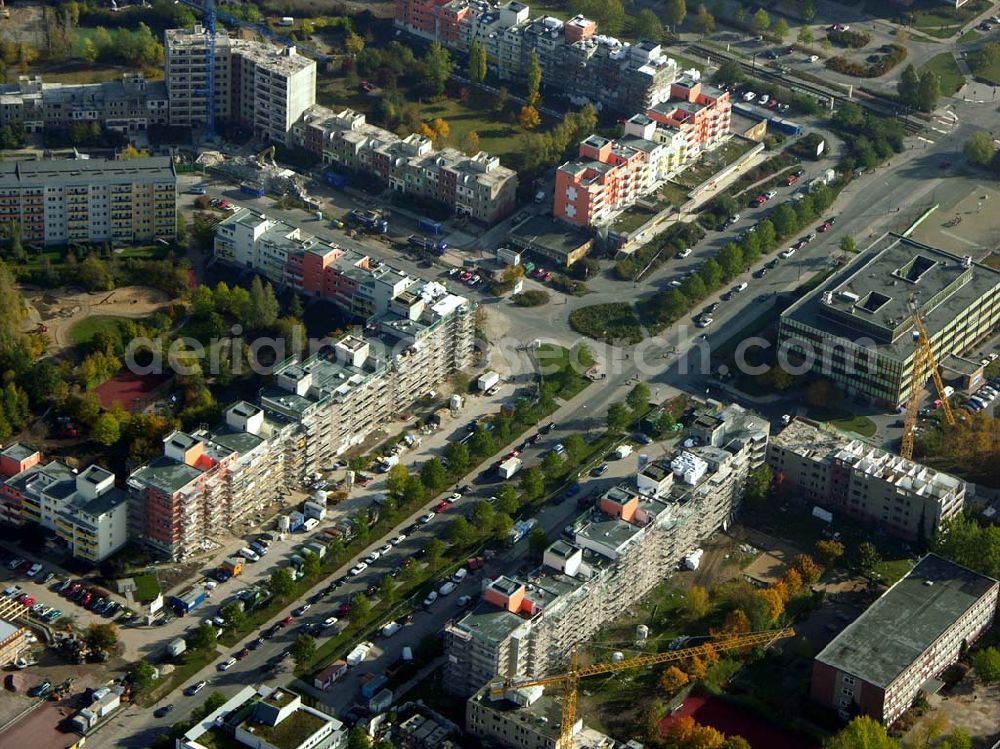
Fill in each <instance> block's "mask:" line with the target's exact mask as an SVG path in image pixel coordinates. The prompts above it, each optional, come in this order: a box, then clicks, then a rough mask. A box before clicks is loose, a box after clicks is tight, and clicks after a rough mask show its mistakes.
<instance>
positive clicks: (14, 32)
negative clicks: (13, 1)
mask: <svg viewBox="0 0 1000 749" xmlns="http://www.w3.org/2000/svg"><path fill="white" fill-rule="evenodd" d="M8 9H9V10H10V18H8V19H6V20H5V21H4V23H3V25H2V26H0V39H10V40H11V41H12V42H14V43H15V44H20V43H21V42H24V43H26V44H30V45H31V46H32V47H35V48H38V47H41V46H42V44H43V43H44V41H45V30H44V28H43V26H42V6H41V5H22V6H10V7H9V8H8Z"/></svg>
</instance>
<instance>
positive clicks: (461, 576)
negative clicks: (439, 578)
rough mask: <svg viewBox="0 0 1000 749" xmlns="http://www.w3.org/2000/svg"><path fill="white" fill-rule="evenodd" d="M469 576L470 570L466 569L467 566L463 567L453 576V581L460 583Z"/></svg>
mask: <svg viewBox="0 0 1000 749" xmlns="http://www.w3.org/2000/svg"><path fill="white" fill-rule="evenodd" d="M468 576H469V571H468V570H467V569H465V567H462V568H461V569H459V570H458V571H457V572H455V574H454V575H452V576H451V581H452V582H453V583H460V582H462V581H463V580H464V579H465V578H466V577H468Z"/></svg>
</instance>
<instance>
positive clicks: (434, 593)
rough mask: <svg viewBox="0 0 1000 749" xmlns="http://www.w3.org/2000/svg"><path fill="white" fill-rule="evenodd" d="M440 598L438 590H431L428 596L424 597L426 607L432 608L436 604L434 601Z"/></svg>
mask: <svg viewBox="0 0 1000 749" xmlns="http://www.w3.org/2000/svg"><path fill="white" fill-rule="evenodd" d="M437 599H438V594H437V591H433V590H432V591H431V592H430V593H428V594H427V598H425V599H424V607H425V608H430V607H431V606H433V605H434V602H435V601H436V600H437Z"/></svg>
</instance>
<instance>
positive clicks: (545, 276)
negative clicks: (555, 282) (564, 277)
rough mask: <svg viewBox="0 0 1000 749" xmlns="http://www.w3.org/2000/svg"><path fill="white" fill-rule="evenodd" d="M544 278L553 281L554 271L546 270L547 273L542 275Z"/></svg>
mask: <svg viewBox="0 0 1000 749" xmlns="http://www.w3.org/2000/svg"><path fill="white" fill-rule="evenodd" d="M542 278H543V279H545V280H546V281H551V280H552V271H548V270H547V271H545V275H544V276H542Z"/></svg>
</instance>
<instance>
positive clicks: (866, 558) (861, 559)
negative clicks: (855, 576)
mask: <svg viewBox="0 0 1000 749" xmlns="http://www.w3.org/2000/svg"><path fill="white" fill-rule="evenodd" d="M857 561H858V569H859V570H860V571H861V574H863V575H871V574H872V573H874V572H875V568H876V567H877V566H878V565H879V562H881V561H882V557H881V555H880V554H879V553H878V549H876V548H875V544H873V543H872V542H871V541H862V542H861V543H860V544H859V545H858V560H857ZM803 577H805V575H803Z"/></svg>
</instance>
